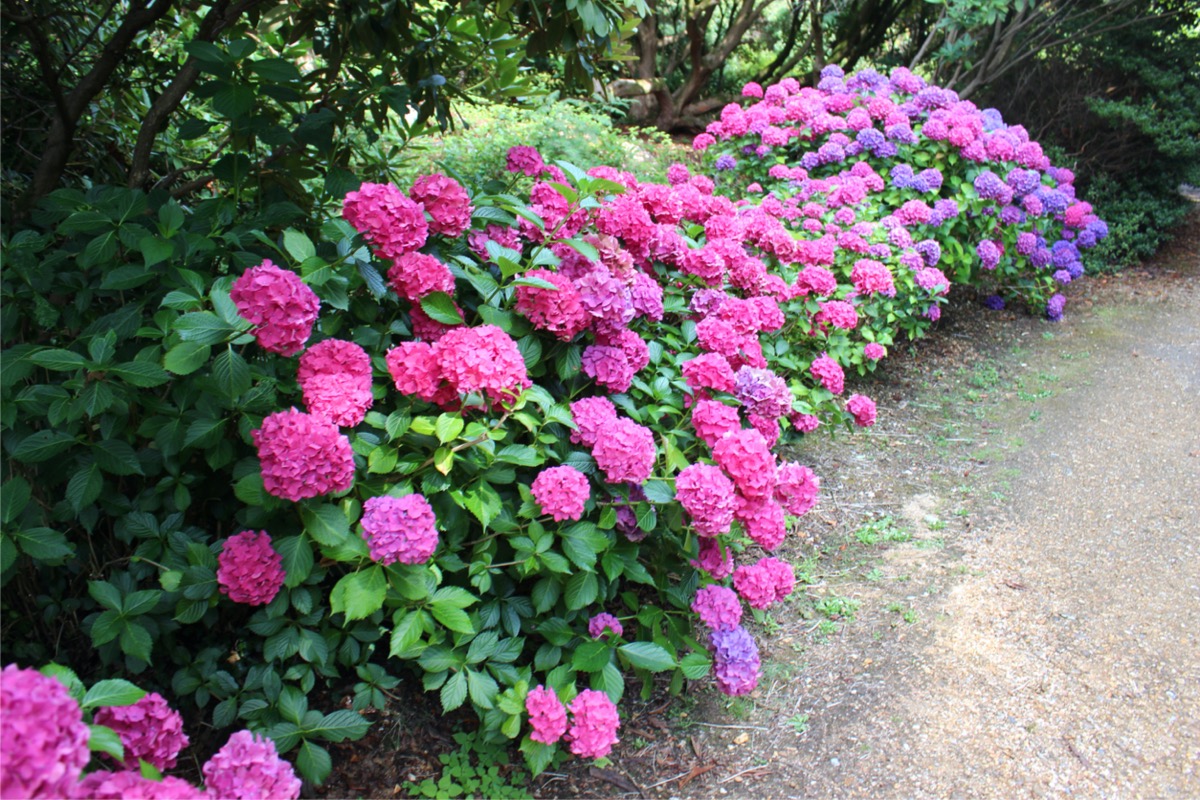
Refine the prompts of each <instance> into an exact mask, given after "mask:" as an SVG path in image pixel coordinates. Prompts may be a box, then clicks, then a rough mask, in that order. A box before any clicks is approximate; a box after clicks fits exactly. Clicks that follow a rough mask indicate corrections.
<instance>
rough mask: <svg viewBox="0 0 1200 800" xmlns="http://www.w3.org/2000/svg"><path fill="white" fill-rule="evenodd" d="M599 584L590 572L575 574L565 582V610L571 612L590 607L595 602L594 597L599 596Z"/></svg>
mask: <svg viewBox="0 0 1200 800" xmlns="http://www.w3.org/2000/svg"><path fill="white" fill-rule="evenodd" d="M599 591H600V584H599V581H597V580H596V575H595V573H592V572H576V573H575V574H574V575H572V576H571V579H570V580H568V581H567V588H566V590H565V597H566V601H567V608H568V609H570V610H571V611H578V610H579V609H581V608H584V607H586V606H589V605H591V604H592V603H593V602H594V601H595V600H596V595H597V594H599Z"/></svg>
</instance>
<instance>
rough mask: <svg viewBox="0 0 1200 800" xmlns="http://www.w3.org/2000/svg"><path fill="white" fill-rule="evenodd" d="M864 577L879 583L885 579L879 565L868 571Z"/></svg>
mask: <svg viewBox="0 0 1200 800" xmlns="http://www.w3.org/2000/svg"><path fill="white" fill-rule="evenodd" d="M863 578H864V579H865V580H868V581H870V582H871V583H877V582H879V581H881V580H883V572H882V571H881V570H880V569H879V568H878V567H876V568H874V569H872V570H871V571H870V572H868V573H867V574H866V575H864V576H863Z"/></svg>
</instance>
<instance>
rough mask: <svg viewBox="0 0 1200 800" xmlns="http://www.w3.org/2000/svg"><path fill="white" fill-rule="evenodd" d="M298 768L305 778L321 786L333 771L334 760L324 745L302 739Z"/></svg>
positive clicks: (297, 759)
mask: <svg viewBox="0 0 1200 800" xmlns="http://www.w3.org/2000/svg"><path fill="white" fill-rule="evenodd" d="M296 769H298V770H300V774H301V775H303V776H304V778H305V780H307V781H309V782H310V783H313V784H316V785H318V786H320V785H321V784H322V783H324V782H325V779H326V778H328V777H329V773H330V772H332V771H333V761H332V759H330V757H329V751H328V750H326V749H325V748H324V747H321V746H320V745H319V744H313V743H312V742H310V741H309V740H308V739H302V740H301V741H300V751H299V752H298V753H296Z"/></svg>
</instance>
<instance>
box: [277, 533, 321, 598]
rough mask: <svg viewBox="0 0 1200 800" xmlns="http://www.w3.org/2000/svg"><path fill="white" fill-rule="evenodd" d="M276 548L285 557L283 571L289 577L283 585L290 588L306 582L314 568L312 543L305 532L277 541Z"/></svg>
mask: <svg viewBox="0 0 1200 800" xmlns="http://www.w3.org/2000/svg"><path fill="white" fill-rule="evenodd" d="M275 549H276V551H278V552H279V555H280V556H281V557H282V558H283V571H284V573H285V574H286V575H287V577H286V578H285V579H284V581H283V585H284V586H286V587H288V588H289V589H292V588H295V587H296V586H299V585H300V584H302V583H304V581H305V579H307V578H308V576H309V574H310V573H311V572H312V568H313V551H312V545H310V544H309V543H308V537H307V536H305V535H304V534H303V533H302V534H300V535H299V536H286V537H284V538H282V539H280V540H279V541H277V542H276V543H275Z"/></svg>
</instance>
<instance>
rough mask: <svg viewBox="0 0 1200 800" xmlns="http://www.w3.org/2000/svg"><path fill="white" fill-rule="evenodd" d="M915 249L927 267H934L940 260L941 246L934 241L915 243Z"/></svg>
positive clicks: (926, 240) (925, 240) (924, 240)
mask: <svg viewBox="0 0 1200 800" xmlns="http://www.w3.org/2000/svg"><path fill="white" fill-rule="evenodd" d="M916 248H917V252H918V253H920V254H921V258H922V259H923V260H924V261H925V266H927V267H936V266H937V264H938V262H939V261H941V260H942V246H941V244H939V243H938V241H937V240H936V239H922V240H921V241H919V242H917V244H916Z"/></svg>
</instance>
